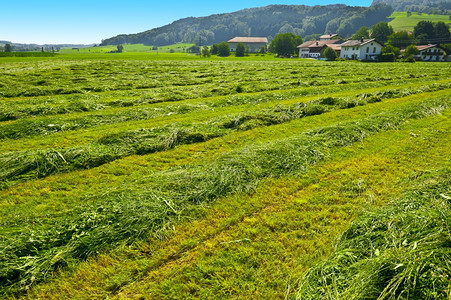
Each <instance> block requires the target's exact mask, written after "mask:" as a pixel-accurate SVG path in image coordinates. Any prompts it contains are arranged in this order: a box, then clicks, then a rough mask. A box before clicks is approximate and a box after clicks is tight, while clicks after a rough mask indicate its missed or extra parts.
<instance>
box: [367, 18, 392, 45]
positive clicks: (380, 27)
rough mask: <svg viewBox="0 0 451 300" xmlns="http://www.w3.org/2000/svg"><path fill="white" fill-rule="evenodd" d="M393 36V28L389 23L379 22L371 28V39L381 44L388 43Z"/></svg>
mask: <svg viewBox="0 0 451 300" xmlns="http://www.w3.org/2000/svg"><path fill="white" fill-rule="evenodd" d="M392 34H393V27H391V26H390V25H388V23H387V22H379V23H377V24H375V25H373V27H371V37H372V38H373V39H376V40H377V41H379V42H381V43H385V42H387V41H388V37H389V36H390V35H392Z"/></svg>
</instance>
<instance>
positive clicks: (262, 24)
mask: <svg viewBox="0 0 451 300" xmlns="http://www.w3.org/2000/svg"><path fill="white" fill-rule="evenodd" d="M392 12H393V9H392V8H391V7H390V6H388V5H386V4H380V5H374V6H371V7H350V6H346V5H343V4H337V5H327V6H305V5H270V6H266V7H259V8H251V9H244V10H240V11H237V12H234V13H226V14H218V15H211V16H208V17H201V18H194V17H190V18H185V19H180V20H178V21H175V22H174V23H172V24H169V25H166V26H163V27H159V28H155V29H152V30H148V31H145V32H141V33H137V34H129V35H118V36H115V37H112V38H109V39H106V40H103V41H102V45H117V44H124V43H130V44H141V43H142V44H146V45H156V46H161V45H169V44H175V43H182V42H183V43H194V42H195V43H202V44H213V43H218V42H222V41H227V40H229V39H231V38H233V37H235V36H264V37H268V38H269V39H270V40H271V39H272V38H273V37H274V36H276V35H277V34H279V33H285V32H293V33H295V34H297V35H300V36H302V37H305V36H307V35H310V34H319V33H320V34H323V33H330V32H334V33H339V34H340V35H344V36H347V35H351V34H353V33H354V32H355V31H356V30H357V29H358V28H360V27H361V26H368V27H371V26H372V25H374V24H376V23H378V22H380V21H386V18H387V17H388V16H389V15H390V14H391V13H392Z"/></svg>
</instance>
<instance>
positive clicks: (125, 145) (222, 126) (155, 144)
mask: <svg viewBox="0 0 451 300" xmlns="http://www.w3.org/2000/svg"><path fill="white" fill-rule="evenodd" d="M447 86H448V85H444V84H441V85H435V84H434V85H430V86H429V85H428V86H422V87H421V88H419V89H416V90H412V89H401V90H393V89H389V90H384V91H379V92H375V93H362V94H357V95H356V96H354V97H345V98H344V97H342V98H334V97H326V98H319V99H316V100H311V101H309V102H306V103H303V102H300V103H294V104H290V105H276V106H275V107H272V108H268V109H261V110H254V111H252V112H245V113H239V114H234V115H225V116H221V117H216V118H213V119H211V120H208V121H207V122H205V123H197V124H196V123H191V124H189V125H184V124H170V125H166V126H162V127H156V128H155V127H154V128H150V129H145V128H141V129H138V130H132V131H123V132H120V133H117V134H111V135H107V136H104V137H102V138H100V139H98V140H96V141H94V142H91V143H89V144H87V145H84V146H79V147H73V148H60V149H44V150H32V151H29V150H28V151H19V152H9V153H5V154H3V155H0V189H1V188H3V189H4V188H7V187H8V186H10V185H11V184H13V183H14V182H15V181H24V180H33V179H37V178H43V177H46V176H49V175H51V174H55V173H64V172H68V171H74V170H81V169H90V168H94V167H98V166H100V165H102V164H105V163H108V162H111V161H114V160H116V159H119V158H123V157H125V156H130V155H135V154H138V155H144V154H149V153H154V152H159V151H166V150H169V149H172V148H173V147H175V146H177V145H182V144H191V143H198V142H204V141H207V140H209V139H212V138H215V137H219V136H224V135H226V134H229V133H231V132H232V131H235V130H250V129H253V128H257V127H263V126H269V125H275V124H281V123H284V122H289V121H292V120H295V119H299V118H303V117H307V116H312V115H320V114H323V113H326V112H330V111H333V110H337V109H349V108H353V107H355V106H363V105H367V104H369V103H375V102H380V101H382V100H384V99H392V98H397V97H400V96H407V95H411V94H415V93H417V92H432V91H437V90H441V89H444V88H446V87H447Z"/></svg>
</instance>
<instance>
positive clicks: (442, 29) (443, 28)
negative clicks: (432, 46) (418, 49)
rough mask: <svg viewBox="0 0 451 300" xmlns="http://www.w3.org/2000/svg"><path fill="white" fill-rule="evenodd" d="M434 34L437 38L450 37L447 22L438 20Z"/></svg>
mask: <svg viewBox="0 0 451 300" xmlns="http://www.w3.org/2000/svg"><path fill="white" fill-rule="evenodd" d="M434 35H435V38H438V39H449V37H450V33H449V25H448V24H445V22H441V21H440V22H437V23H435V25H434Z"/></svg>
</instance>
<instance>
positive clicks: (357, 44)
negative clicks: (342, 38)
mask: <svg viewBox="0 0 451 300" xmlns="http://www.w3.org/2000/svg"><path fill="white" fill-rule="evenodd" d="M370 42H375V43H378V44H379V45H381V43H379V42H378V41H376V39H364V40H363V39H362V40H349V41H346V42H344V43H343V44H341V46H342V47H361V46H363V45H365V44H368V43H370ZM381 46H382V45H381Z"/></svg>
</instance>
